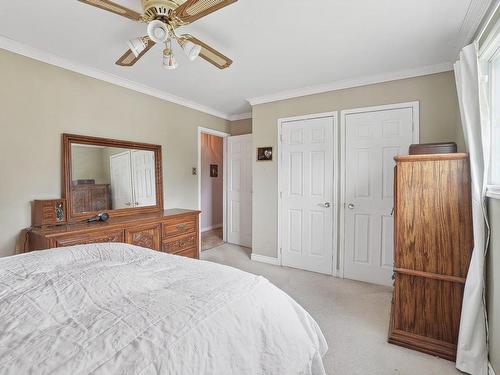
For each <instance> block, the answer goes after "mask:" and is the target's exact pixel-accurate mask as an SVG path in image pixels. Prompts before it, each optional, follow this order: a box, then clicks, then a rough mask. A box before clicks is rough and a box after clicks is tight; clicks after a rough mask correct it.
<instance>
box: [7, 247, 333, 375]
mask: <svg viewBox="0 0 500 375" xmlns="http://www.w3.org/2000/svg"><path fill="white" fill-rule="evenodd" d="M326 351H327V344H326V341H325V339H324V337H323V334H322V333H321V330H320V329H319V327H318V325H317V324H316V322H315V321H314V320H313V319H312V318H311V316H310V315H309V314H308V313H307V312H306V311H305V310H304V309H302V308H301V307H300V306H299V305H298V304H297V303H295V301H293V300H292V299H291V298H290V297H289V296H288V295H286V294H285V293H284V292H282V291H281V290H279V289H278V288H276V287H274V286H273V285H272V284H270V283H269V282H268V281H267V280H266V279H264V278H262V277H258V276H255V275H251V274H248V273H245V272H242V271H239V270H236V269H233V268H230V267H225V266H221V265H218V264H214V263H209V262H202V261H195V260H190V259H186V258H182V257H177V256H172V255H167V254H162V253H159V252H155V251H151V250H146V249H143V248H140V247H136V246H131V245H125V244H95V245H84V246H74V247H68V248H62V249H56V250H47V251H41V252H33V253H29V254H23V255H18V256H13V257H8V258H3V259H0V373H1V374H13V375H24V374H64V375H73V374H89V373H95V374H144V375H146V374H148V375H149V374H169V375H174V374H179V375H190V374H193V375H204V374H217V375H226V374H227V375H230V374H237V375H246V374H248V375H250V374H251V375H257V374H258V375H260V374H269V375H271V374H277V375H278V374H279V375H294V374H304V375H309V374H310V375H324V374H325V371H324V369H323V364H322V360H321V357H322V356H323V355H324V354H325V353H326Z"/></svg>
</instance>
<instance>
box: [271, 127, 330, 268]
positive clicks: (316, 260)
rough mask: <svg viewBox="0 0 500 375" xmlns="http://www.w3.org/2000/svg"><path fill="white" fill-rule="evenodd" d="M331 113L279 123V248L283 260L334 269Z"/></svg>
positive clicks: (287, 262) (307, 266)
mask: <svg viewBox="0 0 500 375" xmlns="http://www.w3.org/2000/svg"><path fill="white" fill-rule="evenodd" d="M334 121H335V119H334V118H333V117H324V118H316V119H309V120H300V121H291V122H285V123H283V124H282V128H281V134H282V153H281V158H282V159H281V172H280V175H281V176H280V178H281V184H280V185H281V193H280V194H281V218H280V221H281V248H282V263H283V265H284V266H289V267H294V268H301V269H305V270H308V271H313V272H319V273H326V274H329V275H331V274H332V273H333V247H334V246H333V230H334V227H333V224H334V212H335V207H334V204H333V203H334V188H333V182H334V179H333V176H334V125H335V123H334Z"/></svg>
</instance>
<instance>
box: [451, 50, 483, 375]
mask: <svg viewBox="0 0 500 375" xmlns="http://www.w3.org/2000/svg"><path fill="white" fill-rule="evenodd" d="M455 77H456V82H457V91H458V101H459V105H460V113H461V117H462V126H463V130H464V135H465V142H466V146H467V151H468V152H469V156H470V166H471V183H472V217H473V225H474V251H473V254H472V260H471V264H470V268H469V273H468V275H467V281H466V283H465V290H464V300H463V307H462V319H461V321H460V334H459V339H458V352H457V363H456V366H457V368H458V369H459V370H462V371H464V372H467V373H469V374H472V375H487V374H488V344H487V339H488V338H487V336H488V334H487V331H488V326H487V317H486V307H485V289H484V288H485V259H486V252H487V248H488V237H489V228H488V220H487V213H486V206H485V192H486V182H487V181H486V178H487V176H488V166H489V158H490V140H489V139H490V135H489V131H490V130H489V116H488V101H487V95H486V87H485V83H484V80H483V79H482V75H481V69H480V65H479V59H478V46H477V44H476V43H473V44H471V45H469V46H467V47H465V48H464V49H463V50H462V52H461V53H460V60H459V61H458V62H457V63H456V64H455Z"/></svg>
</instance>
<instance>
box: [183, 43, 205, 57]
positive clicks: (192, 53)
mask: <svg viewBox="0 0 500 375" xmlns="http://www.w3.org/2000/svg"><path fill="white" fill-rule="evenodd" d="M181 46H182V49H183V50H184V53H185V54H186V56H187V57H188V59H189V60H191V61H194V60H196V59H197V57H198V56H199V55H200V52H201V46H200V45H198V44H194V43H193V42H191V41H189V40H188V41H187V42H184V43H182V44H181Z"/></svg>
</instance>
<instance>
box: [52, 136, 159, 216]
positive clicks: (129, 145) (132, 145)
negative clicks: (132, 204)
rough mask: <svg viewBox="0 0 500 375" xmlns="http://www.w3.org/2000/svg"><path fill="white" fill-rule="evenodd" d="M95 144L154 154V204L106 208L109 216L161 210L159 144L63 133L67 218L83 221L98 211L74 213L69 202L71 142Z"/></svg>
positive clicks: (64, 191)
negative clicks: (115, 208) (113, 208)
mask: <svg viewBox="0 0 500 375" xmlns="http://www.w3.org/2000/svg"><path fill="white" fill-rule="evenodd" d="M72 143H77V144H84V145H97V146H105V147H117V148H126V149H134V150H146V151H153V152H154V154H155V171H156V176H155V177H156V205H155V206H150V207H136V208H123V209H118V210H107V211H106V212H107V213H109V215H110V217H119V216H130V215H138V214H145V213H154V212H161V211H163V169H162V151H161V146H160V145H153V144H148V143H139V142H130V141H121V140H117V139H109V138H97V137H89V136H84V135H74V134H63V135H62V188H61V191H62V192H63V198H64V199H66V206H67V220H68V222H71V223H75V222H79V221H85V220H87V219H89V218H91V217H93V216H95V215H97V214H98V212H86V213H75V212H73V208H72V204H71V144H72Z"/></svg>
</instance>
